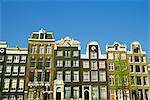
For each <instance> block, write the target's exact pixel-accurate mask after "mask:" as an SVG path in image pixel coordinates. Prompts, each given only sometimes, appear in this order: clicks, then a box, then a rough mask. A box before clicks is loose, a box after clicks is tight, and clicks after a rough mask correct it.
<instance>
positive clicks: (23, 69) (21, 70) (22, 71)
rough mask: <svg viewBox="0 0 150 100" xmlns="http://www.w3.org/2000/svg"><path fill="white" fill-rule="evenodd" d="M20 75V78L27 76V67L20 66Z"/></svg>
mask: <svg viewBox="0 0 150 100" xmlns="http://www.w3.org/2000/svg"><path fill="white" fill-rule="evenodd" d="M19 75H20V76H22V75H25V66H20V72H19Z"/></svg>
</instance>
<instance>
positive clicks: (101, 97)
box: [100, 86, 107, 100]
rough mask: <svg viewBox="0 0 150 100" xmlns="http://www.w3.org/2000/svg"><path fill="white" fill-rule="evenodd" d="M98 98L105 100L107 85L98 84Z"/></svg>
mask: <svg viewBox="0 0 150 100" xmlns="http://www.w3.org/2000/svg"><path fill="white" fill-rule="evenodd" d="M100 99H102V100H107V87H106V86H100Z"/></svg>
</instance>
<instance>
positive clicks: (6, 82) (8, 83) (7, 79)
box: [3, 78, 10, 92]
mask: <svg viewBox="0 0 150 100" xmlns="http://www.w3.org/2000/svg"><path fill="white" fill-rule="evenodd" d="M9 85H10V79H9V78H5V79H4V88H3V91H4V92H7V91H8V90H9Z"/></svg>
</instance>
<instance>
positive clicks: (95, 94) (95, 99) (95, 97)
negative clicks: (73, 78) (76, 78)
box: [92, 86, 99, 100]
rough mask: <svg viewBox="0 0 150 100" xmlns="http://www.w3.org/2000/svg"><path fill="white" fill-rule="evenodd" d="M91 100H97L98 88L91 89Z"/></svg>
mask: <svg viewBox="0 0 150 100" xmlns="http://www.w3.org/2000/svg"><path fill="white" fill-rule="evenodd" d="M92 94H93V95H92V98H93V100H99V91H98V86H94V87H92Z"/></svg>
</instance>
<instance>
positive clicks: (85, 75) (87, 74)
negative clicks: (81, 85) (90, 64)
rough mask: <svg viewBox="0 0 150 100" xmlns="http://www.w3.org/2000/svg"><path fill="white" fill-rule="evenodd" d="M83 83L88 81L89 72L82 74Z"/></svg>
mask: <svg viewBox="0 0 150 100" xmlns="http://www.w3.org/2000/svg"><path fill="white" fill-rule="evenodd" d="M83 81H84V82H88V81H90V72H89V71H88V72H83Z"/></svg>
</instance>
